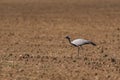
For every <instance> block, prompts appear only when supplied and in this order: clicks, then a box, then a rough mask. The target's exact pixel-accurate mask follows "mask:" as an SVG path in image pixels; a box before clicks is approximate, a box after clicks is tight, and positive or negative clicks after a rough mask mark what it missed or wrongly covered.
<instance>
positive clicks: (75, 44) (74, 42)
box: [65, 36, 96, 56]
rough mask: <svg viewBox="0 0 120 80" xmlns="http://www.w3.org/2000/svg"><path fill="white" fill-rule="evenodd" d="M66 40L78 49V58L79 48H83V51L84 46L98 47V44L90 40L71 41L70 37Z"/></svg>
mask: <svg viewBox="0 0 120 80" xmlns="http://www.w3.org/2000/svg"><path fill="white" fill-rule="evenodd" d="M65 38H66V39H68V41H69V43H70V44H71V45H73V46H75V47H78V56H79V48H80V47H81V49H83V48H82V46H83V45H86V44H92V45H93V46H96V44H95V43H93V42H92V41H90V40H85V39H75V40H73V41H71V38H70V37H69V36H66V37H65Z"/></svg>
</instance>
